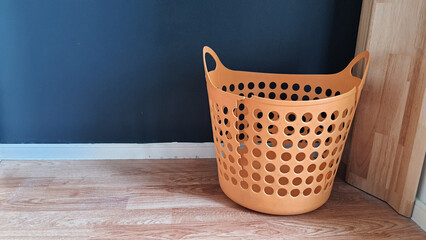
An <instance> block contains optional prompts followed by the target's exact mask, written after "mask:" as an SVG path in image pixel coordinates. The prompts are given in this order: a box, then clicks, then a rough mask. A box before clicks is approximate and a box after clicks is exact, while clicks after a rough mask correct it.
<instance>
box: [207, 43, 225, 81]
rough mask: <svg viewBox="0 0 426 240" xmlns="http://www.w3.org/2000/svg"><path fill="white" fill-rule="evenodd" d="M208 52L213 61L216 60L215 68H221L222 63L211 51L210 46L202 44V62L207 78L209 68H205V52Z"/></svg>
mask: <svg viewBox="0 0 426 240" xmlns="http://www.w3.org/2000/svg"><path fill="white" fill-rule="evenodd" d="M207 53H208V54H210V55H211V56H212V57H213V59H214V61H215V62H216V68H215V69H221V68H223V64H222V62H221V61H220V59H219V57H218V56H217V54H216V53H215V52H214V51H213V49H211V48H210V47H207V46H204V48H203V62H204V72H205V73H206V76H207V78H208V79H209V81H210V82H211V80H210V76H209V70H208V69H207V63H206V54H207Z"/></svg>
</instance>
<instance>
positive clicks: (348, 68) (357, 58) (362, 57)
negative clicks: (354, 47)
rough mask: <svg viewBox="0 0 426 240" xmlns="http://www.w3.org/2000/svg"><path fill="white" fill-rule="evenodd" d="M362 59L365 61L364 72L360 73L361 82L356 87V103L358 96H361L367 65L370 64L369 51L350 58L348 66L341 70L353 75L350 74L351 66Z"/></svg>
mask: <svg viewBox="0 0 426 240" xmlns="http://www.w3.org/2000/svg"><path fill="white" fill-rule="evenodd" d="M362 59H365V60H366V62H365V67H364V72H363V73H362V77H361V83H360V84H359V86H358V87H357V95H356V96H357V98H356V102H357V103H358V100H359V97H360V96H361V90H362V88H363V87H364V83H365V78H366V77H367V72H368V66H369V65H370V52H368V51H364V52H362V53H360V54H358V55H357V56H356V57H355V58H354V59H352V61H351V62H350V63H349V64H348V66H347V67H346V68H345V69H344V70H343V71H344V72H347V73H348V74H349V75H350V76H353V75H352V69H353V67H354V66H355V65H356V64H357V63H358V62H359V61H361V60H362Z"/></svg>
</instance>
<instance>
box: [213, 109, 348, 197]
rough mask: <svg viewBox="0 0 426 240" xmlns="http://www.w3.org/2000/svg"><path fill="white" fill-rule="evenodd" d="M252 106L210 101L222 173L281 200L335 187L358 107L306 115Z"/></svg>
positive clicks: (248, 188) (233, 181)
mask: <svg viewBox="0 0 426 240" xmlns="http://www.w3.org/2000/svg"><path fill="white" fill-rule="evenodd" d="M249 106H250V105H249V104H246V105H244V104H243V103H240V104H238V105H237V106H223V105H219V104H218V103H217V102H215V101H210V107H211V109H212V111H211V114H212V116H211V117H212V125H213V133H214V141H215V146H216V151H217V159H218V167H219V176H220V177H221V178H223V180H225V181H227V182H229V183H230V184H232V185H235V186H236V187H239V188H241V189H243V190H244V191H252V192H253V193H255V194H264V195H267V196H272V195H273V196H276V197H280V198H297V197H309V196H311V195H317V194H321V193H322V192H324V191H327V190H330V189H331V187H332V185H333V180H334V177H335V175H336V172H337V168H338V165H339V163H340V159H341V154H342V152H343V146H344V144H345V141H346V138H347V135H348V131H349V128H350V125H351V120H352V117H353V112H354V111H353V108H354V106H353V105H352V106H347V107H344V108H339V109H333V110H332V111H330V112H323V111H318V110H316V111H315V110H310V109H309V108H306V111H305V112H303V113H301V114H298V113H295V111H294V112H286V111H285V110H283V108H280V107H276V109H270V107H266V108H264V109H260V108H258V107H255V108H250V107H249ZM267 109H269V110H267ZM289 129H290V130H289ZM311 139H313V140H311Z"/></svg>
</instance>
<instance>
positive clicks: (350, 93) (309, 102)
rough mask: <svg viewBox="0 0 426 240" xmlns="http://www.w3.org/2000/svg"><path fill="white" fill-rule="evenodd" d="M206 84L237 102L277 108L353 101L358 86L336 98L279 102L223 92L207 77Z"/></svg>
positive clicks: (278, 100) (224, 68) (341, 72)
mask: <svg viewBox="0 0 426 240" xmlns="http://www.w3.org/2000/svg"><path fill="white" fill-rule="evenodd" d="M222 67H223V70H226V71H232V72H244V73H258V74H265V75H287V76H292V75H293V76H303V75H304V76H327V75H329V76H330V75H340V74H344V73H345V72H344V70H342V71H340V72H337V73H331V74H280V73H262V72H249V71H239V70H232V69H229V68H226V67H225V66H223V65H222ZM216 70H217V67H216V69H215V70H212V71H210V72H213V71H216ZM348 77H353V78H357V79H358V80H359V81H360V82H361V79H360V78H358V77H355V76H348ZM206 82H207V84H209V85H211V87H213V89H214V90H215V91H218V92H220V94H224V96H230V97H233V98H235V99H236V100H237V101H243V100H244V101H254V102H259V103H263V104H268V105H278V106H312V105H323V104H325V103H331V102H336V101H342V100H344V99H346V98H351V97H353V98H354V101H355V99H356V98H355V95H356V90H357V87H358V86H359V85H358V86H354V87H353V88H352V89H351V90H349V91H347V92H345V93H342V94H340V95H338V96H332V97H326V98H321V99H317V100H306V101H292V100H281V99H270V98H261V97H258V96H256V95H253V96H252V97H246V96H240V95H238V94H235V93H230V92H225V91H223V90H222V89H220V88H219V87H218V86H216V85H215V84H214V83H213V82H212V81H211V80H210V78H209V77H207V76H206Z"/></svg>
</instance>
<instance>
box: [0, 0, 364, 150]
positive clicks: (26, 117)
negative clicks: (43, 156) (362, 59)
mask: <svg viewBox="0 0 426 240" xmlns="http://www.w3.org/2000/svg"><path fill="white" fill-rule="evenodd" d="M360 7H361V0H358V1H354V0H348V1H342V0H335V1H333V0H322V1H319V0H310V1H300V0H294V1H283V0H269V1H259V0H250V1H243V0H241V1H231V0H220V1H219V0H210V1H202V0H187V1H177V0H163V1H159V0H134V1H133V0H90V1H88V0H68V1H67V0H63V1H58V0H33V1H30V0H0V141H1V142H2V143H30V142H35V143H56V142H70V143H71V142H72V143H74V142H82V143H86V142H170V141H181V142H183V141H193V142H198V141H201V142H203V141H211V140H212V139H211V129H210V119H209V112H208V104H207V93H206V86H205V80H204V72H203V68H202V58H201V55H202V54H201V51H202V47H203V46H204V45H209V46H211V47H212V48H213V49H215V50H216V52H217V53H218V54H219V56H220V57H221V59H222V62H223V63H224V64H225V65H226V66H228V67H230V68H233V69H240V70H250V71H262V72H277V73H329V72H336V71H338V70H340V69H342V68H343V67H344V66H345V65H346V64H347V63H348V61H349V60H350V59H351V58H352V57H353V54H354V49H355V42H356V34H357V26H358V21H359V14H360Z"/></svg>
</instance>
